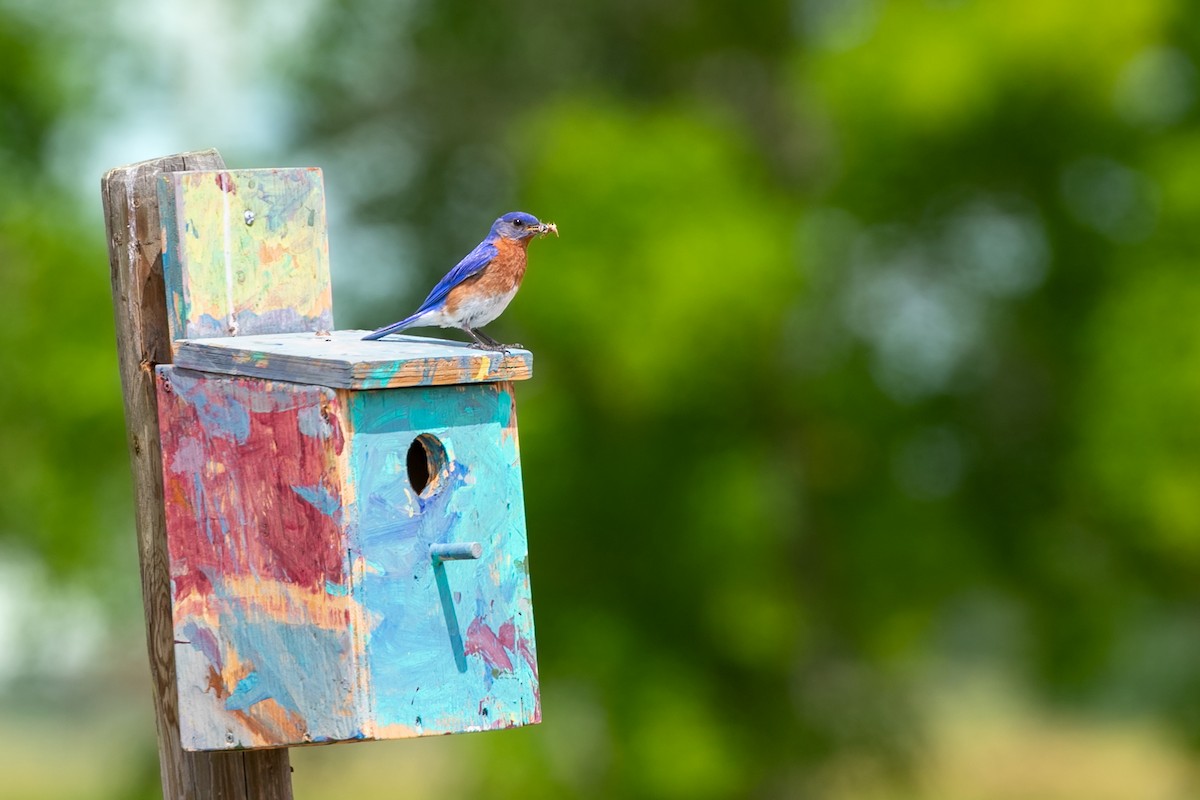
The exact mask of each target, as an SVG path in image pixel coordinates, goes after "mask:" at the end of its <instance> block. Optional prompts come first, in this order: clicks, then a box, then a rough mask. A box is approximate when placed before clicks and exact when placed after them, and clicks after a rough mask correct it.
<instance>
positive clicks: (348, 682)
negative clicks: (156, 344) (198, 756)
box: [157, 169, 540, 750]
mask: <svg viewBox="0 0 1200 800" xmlns="http://www.w3.org/2000/svg"><path fill="white" fill-rule="evenodd" d="M159 198H160V205H161V213H162V219H163V240H164V242H163V243H164V260H163V272H164V277H165V282H166V292H167V305H168V317H169V319H168V324H169V327H170V330H171V334H172V339H173V340H174V364H172V365H167V366H159V367H157V391H158V408H159V427H160V431H161V435H162V448H163V478H164V482H165V485H164V493H165V504H166V523H167V535H168V549H169V552H170V571H171V597H172V604H173V615H174V629H175V664H176V671H177V675H178V690H179V708H180V731H181V738H182V742H183V746H184V748H185V749H189V750H220V749H233V748H263V747H284V746H292V745H299V744H305V743H310V742H341V741H352V740H363V739H391V738H404V737H412V736H423V735H431V734H445V733H459V732H465V731H478V730H486V729H492V728H506V727H512V726H517V725H525V724H530V723H536V722H538V721H539V720H540V705H539V694H538V677H537V661H536V654H535V647H534V635H533V616H532V608H531V605H530V588H529V570H528V557H527V545H526V535H525V513H524V504H523V498H522V488H521V465H520V454H519V450H518V446H517V418H516V406H515V401H514V396H513V385H514V382H515V381H518V380H524V379H526V378H528V377H529V376H530V372H531V369H532V356H531V355H530V353H528V352H527V351H524V350H513V351H511V352H508V353H501V352H489V351H481V350H474V349H470V348H468V347H467V346H466V345H465V344H460V343H457V342H449V341H442V340H436V339H425V338H418V337H412V336H404V337H394V338H392V339H389V340H385V341H378V342H366V341H362V336H363V335H364V334H365V333H366V332H365V331H336V330H333V315H332V298H331V291H330V273H329V264H328V247H327V236H326V225H325V201H324V190H323V185H322V179H321V173H320V171H319V170H316V169H280V170H245V171H219V172H180V173H173V174H168V175H165V176H164V177H163V179H162V183H161V185H160V187H159Z"/></svg>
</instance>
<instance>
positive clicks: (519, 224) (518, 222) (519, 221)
mask: <svg viewBox="0 0 1200 800" xmlns="http://www.w3.org/2000/svg"><path fill="white" fill-rule="evenodd" d="M524 224H525V223H524V222H522V221H521V220H519V219H514V220H513V225H516V226H517V227H518V228H519V227H521V226H522V225H524Z"/></svg>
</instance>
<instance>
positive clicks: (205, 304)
mask: <svg viewBox="0 0 1200 800" xmlns="http://www.w3.org/2000/svg"><path fill="white" fill-rule="evenodd" d="M159 206H160V209H161V213H162V221H163V275H164V278H165V280H166V288H167V317H168V323H169V325H170V328H171V338H172V339H173V340H175V339H197V338H205V337H222V336H240V335H252V334H261V333H292V332H299V331H320V330H331V329H332V328H333V295H332V290H331V283H330V275H329V244H328V237H327V232H326V222H325V189H324V184H323V181H322V176H321V171H320V170H319V169H317V168H296V169H253V170H229V171H225V170H222V171H209V172H175V173H168V174H166V175H164V176H163V177H162V181H161V183H160V185H159Z"/></svg>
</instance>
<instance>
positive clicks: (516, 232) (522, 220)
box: [492, 211, 558, 242]
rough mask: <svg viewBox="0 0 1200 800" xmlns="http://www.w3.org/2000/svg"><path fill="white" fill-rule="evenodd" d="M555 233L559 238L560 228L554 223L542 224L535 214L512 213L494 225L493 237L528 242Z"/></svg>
mask: <svg viewBox="0 0 1200 800" xmlns="http://www.w3.org/2000/svg"><path fill="white" fill-rule="evenodd" d="M547 233H553V234H554V235H555V236H558V226H557V225H555V224H554V223H553V222H542V221H540V220H539V219H538V218H537V217H535V216H534V215H533V214H526V213H525V212H524V211H510V212H508V213H507V214H505V215H504V216H503V217H500V219H498V220H496V221H495V222H493V223H492V235H493V236H500V237H503V238H505V239H516V240H517V241H522V242H523V241H528V240H529V239H532V238H533V237H534V236H545V235H546V234H547Z"/></svg>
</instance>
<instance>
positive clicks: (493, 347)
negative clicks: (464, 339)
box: [467, 342, 522, 356]
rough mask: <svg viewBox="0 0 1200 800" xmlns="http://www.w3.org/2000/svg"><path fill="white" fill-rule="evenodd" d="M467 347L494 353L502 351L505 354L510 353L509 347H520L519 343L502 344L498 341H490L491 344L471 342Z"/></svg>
mask: <svg viewBox="0 0 1200 800" xmlns="http://www.w3.org/2000/svg"><path fill="white" fill-rule="evenodd" d="M467 347H469V348H471V349H472V350H490V351H492V352H494V353H504V355H506V356H507V355H512V349H511V348H515V349H522V348H521V345H519V344H502V343H500V342H492V343H491V344H484V343H483V342H471V343H470V344H469V345H467Z"/></svg>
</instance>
